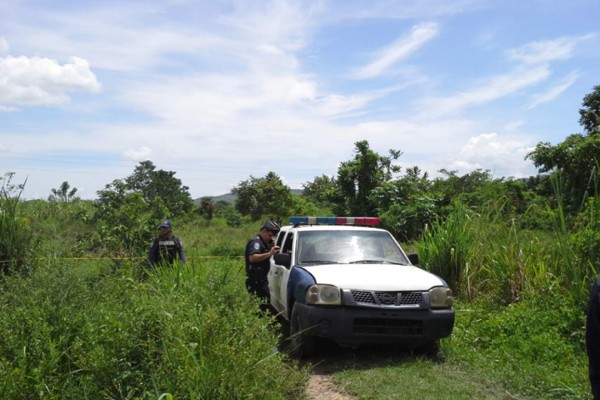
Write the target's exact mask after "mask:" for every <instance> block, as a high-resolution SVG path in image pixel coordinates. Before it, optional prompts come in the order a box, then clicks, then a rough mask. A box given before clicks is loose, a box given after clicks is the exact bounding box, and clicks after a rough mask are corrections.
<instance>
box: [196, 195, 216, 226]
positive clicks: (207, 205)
mask: <svg viewBox="0 0 600 400" xmlns="http://www.w3.org/2000/svg"><path fill="white" fill-rule="evenodd" d="M198 213H199V214H200V215H202V217H203V218H204V219H205V220H207V221H210V220H211V219H213V201H212V197H210V196H204V197H202V198H201V199H200V207H199V208H198Z"/></svg>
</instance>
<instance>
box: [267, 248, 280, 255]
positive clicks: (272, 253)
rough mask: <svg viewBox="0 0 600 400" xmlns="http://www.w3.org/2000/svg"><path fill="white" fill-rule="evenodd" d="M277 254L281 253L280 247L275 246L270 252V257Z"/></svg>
mask: <svg viewBox="0 0 600 400" xmlns="http://www.w3.org/2000/svg"><path fill="white" fill-rule="evenodd" d="M277 253H279V246H273V247H271V250H269V254H270V255H274V254H277Z"/></svg>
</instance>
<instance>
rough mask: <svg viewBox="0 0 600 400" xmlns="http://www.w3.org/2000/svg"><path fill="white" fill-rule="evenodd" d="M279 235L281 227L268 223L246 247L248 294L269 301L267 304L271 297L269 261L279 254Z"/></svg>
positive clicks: (271, 222)
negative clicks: (277, 239)
mask: <svg viewBox="0 0 600 400" xmlns="http://www.w3.org/2000/svg"><path fill="white" fill-rule="evenodd" d="M278 233H279V226H278V225H277V224H276V223H275V222H273V221H266V222H265V223H264V224H263V226H262V227H261V228H260V231H259V232H258V235H256V236H255V237H253V238H252V239H250V240H249V241H248V244H247V245H246V288H247V289H248V292H250V293H253V294H255V295H257V296H258V297H260V298H263V299H265V300H267V304H268V303H269V302H268V300H269V297H270V296H269V282H268V280H267V274H268V273H269V267H270V262H269V260H270V258H271V256H272V255H274V254H277V253H279V246H275V239H276V238H277V234H278Z"/></svg>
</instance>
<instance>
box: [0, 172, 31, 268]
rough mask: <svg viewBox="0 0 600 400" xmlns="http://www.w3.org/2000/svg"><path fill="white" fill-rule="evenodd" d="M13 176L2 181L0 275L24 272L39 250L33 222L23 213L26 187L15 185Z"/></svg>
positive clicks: (9, 175) (0, 189) (0, 198)
mask: <svg viewBox="0 0 600 400" xmlns="http://www.w3.org/2000/svg"><path fill="white" fill-rule="evenodd" d="M12 177H13V174H12V173H8V174H5V175H4V178H0V181H1V182H2V187H1V188H0V273H4V274H6V273H9V272H13V271H24V270H25V269H27V268H29V267H30V261H31V258H32V252H33V250H34V248H35V244H36V241H35V238H34V236H33V233H32V230H31V226H30V220H29V219H28V218H27V217H25V216H23V215H22V213H21V212H20V206H21V201H20V198H21V193H22V191H23V185H14V184H12V183H11V180H12Z"/></svg>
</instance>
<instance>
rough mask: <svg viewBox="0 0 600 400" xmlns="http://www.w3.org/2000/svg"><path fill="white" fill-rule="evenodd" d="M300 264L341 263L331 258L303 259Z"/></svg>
mask: <svg viewBox="0 0 600 400" xmlns="http://www.w3.org/2000/svg"><path fill="white" fill-rule="evenodd" d="M300 264H302V265H304V264H339V262H337V261H331V260H302V261H300Z"/></svg>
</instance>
